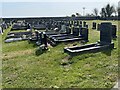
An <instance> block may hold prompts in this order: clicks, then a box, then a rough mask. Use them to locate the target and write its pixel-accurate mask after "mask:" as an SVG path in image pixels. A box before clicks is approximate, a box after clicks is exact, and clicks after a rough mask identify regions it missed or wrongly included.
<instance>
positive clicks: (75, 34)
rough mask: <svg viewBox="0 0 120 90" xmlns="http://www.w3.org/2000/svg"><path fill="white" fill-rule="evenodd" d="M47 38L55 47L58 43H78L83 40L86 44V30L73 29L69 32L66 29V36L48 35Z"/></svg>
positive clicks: (68, 29)
mask: <svg viewBox="0 0 120 90" xmlns="http://www.w3.org/2000/svg"><path fill="white" fill-rule="evenodd" d="M71 33H72V34H71ZM48 38H49V39H50V41H51V42H52V43H53V44H55V45H57V44H58V43H60V42H70V41H80V40H84V41H85V42H88V29H87V28H85V27H83V28H78V27H74V28H73V30H72V32H71V30H70V28H67V31H66V34H59V35H50V36H49V37H48Z"/></svg>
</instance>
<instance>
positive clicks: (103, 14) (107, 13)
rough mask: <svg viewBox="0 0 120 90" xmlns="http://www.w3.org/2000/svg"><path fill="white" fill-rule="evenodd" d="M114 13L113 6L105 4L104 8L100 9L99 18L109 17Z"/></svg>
mask: <svg viewBox="0 0 120 90" xmlns="http://www.w3.org/2000/svg"><path fill="white" fill-rule="evenodd" d="M114 12H115V8H114V6H113V5H112V6H110V4H107V5H106V7H104V8H102V9H101V12H100V14H101V17H111V16H112V14H113V13H114Z"/></svg>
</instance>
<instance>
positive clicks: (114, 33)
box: [112, 25, 117, 38]
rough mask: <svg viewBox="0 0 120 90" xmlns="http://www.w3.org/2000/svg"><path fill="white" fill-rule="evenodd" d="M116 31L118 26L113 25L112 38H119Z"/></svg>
mask: <svg viewBox="0 0 120 90" xmlns="http://www.w3.org/2000/svg"><path fill="white" fill-rule="evenodd" d="M116 31H117V26H116V25H112V38H117V36H116Z"/></svg>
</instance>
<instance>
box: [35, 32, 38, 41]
mask: <svg viewBox="0 0 120 90" xmlns="http://www.w3.org/2000/svg"><path fill="white" fill-rule="evenodd" d="M35 35H36V40H37V41H38V39H39V33H38V31H37V30H35Z"/></svg>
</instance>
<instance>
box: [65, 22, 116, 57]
mask: <svg viewBox="0 0 120 90" xmlns="http://www.w3.org/2000/svg"><path fill="white" fill-rule="evenodd" d="M100 26H101V29H100V42H98V43H94V44H88V45H83V46H80V47H69V48H65V49H64V51H65V52H68V53H69V54H71V55H72V54H75V55H77V54H79V53H83V52H86V53H87V52H94V51H100V50H105V49H113V48H114V43H111V41H112V40H111V39H112V31H113V30H112V29H113V28H112V24H111V23H101V25H100ZM115 36H116V35H115Z"/></svg>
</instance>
